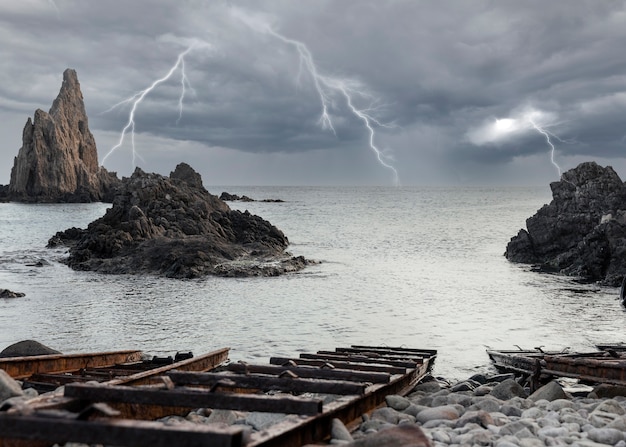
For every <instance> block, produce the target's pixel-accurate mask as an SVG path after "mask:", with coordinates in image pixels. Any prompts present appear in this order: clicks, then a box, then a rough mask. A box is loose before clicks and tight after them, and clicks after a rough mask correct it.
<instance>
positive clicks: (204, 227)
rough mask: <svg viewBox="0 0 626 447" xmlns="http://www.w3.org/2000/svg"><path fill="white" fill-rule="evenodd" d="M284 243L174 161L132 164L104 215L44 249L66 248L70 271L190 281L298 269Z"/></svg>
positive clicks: (276, 233) (272, 228)
mask: <svg viewBox="0 0 626 447" xmlns="http://www.w3.org/2000/svg"><path fill="white" fill-rule="evenodd" d="M288 244H289V241H288V240H287V237H285V235H284V234H283V233H282V232H281V231H280V230H279V229H278V228H276V227H275V226H273V225H272V224H270V223H269V222H267V221H265V220H263V219H262V218H260V217H258V216H254V215H252V214H250V213H249V212H247V211H246V212H240V211H235V210H231V209H230V208H229V206H228V205H227V204H226V203H224V201H222V200H220V199H219V198H218V197H216V196H214V195H212V194H210V193H209V192H208V191H207V190H206V189H205V188H204V187H203V186H202V179H201V177H200V175H199V174H198V173H196V172H195V171H194V170H193V169H192V168H191V167H190V166H189V165H187V164H185V163H181V164H179V165H178V166H177V167H176V169H175V170H174V171H173V172H172V173H170V176H169V177H166V176H162V175H159V174H147V173H145V172H143V171H142V170H141V169H139V168H137V169H136V170H135V172H134V173H133V175H132V176H131V177H130V178H124V179H122V183H121V185H120V187H119V188H118V193H117V195H116V196H115V198H114V200H113V206H112V207H111V208H109V209H108V210H107V212H106V214H105V215H104V216H103V217H101V218H100V219H98V220H96V221H94V222H92V223H91V224H89V226H88V228H87V229H77V228H70V229H68V230H66V231H64V232H59V233H57V234H56V235H55V236H54V237H52V238H51V239H50V241H49V243H48V246H49V247H53V246H58V245H66V246H68V247H69V257H68V258H67V259H66V260H65V262H66V263H67V264H68V265H69V266H70V267H72V268H74V269H76V270H92V271H98V272H103V273H157V274H163V275H165V276H168V277H177V278H193V277H199V276H203V275H208V274H215V275H221V276H275V275H278V274H281V273H285V272H292V271H297V270H300V269H301V268H303V267H304V266H305V265H306V263H307V261H306V260H305V259H304V258H302V257H292V256H291V255H290V254H289V253H287V252H285V249H286V248H287V246H288Z"/></svg>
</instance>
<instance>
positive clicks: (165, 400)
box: [65, 383, 322, 415]
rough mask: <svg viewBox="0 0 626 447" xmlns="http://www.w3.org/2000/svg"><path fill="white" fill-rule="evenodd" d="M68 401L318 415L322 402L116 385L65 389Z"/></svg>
mask: <svg viewBox="0 0 626 447" xmlns="http://www.w3.org/2000/svg"><path fill="white" fill-rule="evenodd" d="M65 397H71V398H75V399H81V400H88V401H92V402H122V403H129V404H145V405H164V406H175V407H190V408H221V409H224V410H240V411H261V412H270V413H292V414H308V415H311V414H318V413H321V412H322V401H321V400H319V399H302V398H297V397H291V396H285V397H278V396H265V395H251V394H247V395H236V394H221V393H210V392H208V391H207V390H192V389H186V388H177V389H173V390H162V389H155V388H135V387H126V386H115V385H88V384H82V383H71V384H68V385H66V386H65Z"/></svg>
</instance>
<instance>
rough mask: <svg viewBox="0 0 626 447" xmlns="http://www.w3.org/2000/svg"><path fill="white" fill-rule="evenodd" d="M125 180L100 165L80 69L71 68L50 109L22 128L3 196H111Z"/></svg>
mask: <svg viewBox="0 0 626 447" xmlns="http://www.w3.org/2000/svg"><path fill="white" fill-rule="evenodd" d="M119 183H120V180H119V179H118V178H117V175H116V174H115V173H111V172H108V171H107V170H106V169H105V168H103V167H101V166H99V165H98V153H97V149H96V142H95V140H94V137H93V135H92V133H91V131H90V130H89V124H88V119H87V114H86V112H85V104H84V102H83V94H82V92H81V89H80V84H79V82H78V77H77V75H76V71H74V70H72V69H69V68H68V69H67V70H65V72H64V73H63V83H62V85H61V90H60V91H59V94H58V96H57V98H56V99H55V100H54V102H53V103H52V107H51V108H50V111H49V112H48V113H46V112H44V111H43V110H41V109H38V110H36V111H35V115H34V117H33V119H32V120H31V118H28V120H27V121H26V124H25V126H24V129H23V131H22V147H21V148H20V150H19V151H18V154H17V156H16V157H15V159H14V162H13V168H12V169H11V181H10V183H9V185H2V186H0V200H2V201H17V202H32V203H36V202H45V203H55V202H99V201H104V202H111V201H112V200H113V196H114V194H115V189H116V188H117V187H118V185H119Z"/></svg>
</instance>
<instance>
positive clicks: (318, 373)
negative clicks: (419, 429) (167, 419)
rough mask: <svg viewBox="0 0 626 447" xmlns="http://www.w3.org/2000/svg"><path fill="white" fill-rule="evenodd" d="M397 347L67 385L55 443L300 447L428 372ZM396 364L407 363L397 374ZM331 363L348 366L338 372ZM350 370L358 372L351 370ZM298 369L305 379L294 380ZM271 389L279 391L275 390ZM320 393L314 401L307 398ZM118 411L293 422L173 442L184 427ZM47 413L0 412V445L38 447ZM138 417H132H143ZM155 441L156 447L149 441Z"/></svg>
mask: <svg viewBox="0 0 626 447" xmlns="http://www.w3.org/2000/svg"><path fill="white" fill-rule="evenodd" d="M344 349H345V348H344ZM402 351H405V350H404V349H403V350H402ZM406 351H410V352H400V348H379V347H352V348H350V349H349V350H347V351H345V350H342V349H340V348H338V349H337V350H336V351H334V352H333V353H332V354H331V353H329V352H324V351H320V352H318V354H317V355H318V356H319V357H320V358H324V359H325V361H324V363H323V364H322V365H320V366H314V365H309V364H308V363H309V360H307V359H306V358H305V357H307V356H306V355H302V358H292V359H286V361H285V362H284V364H283V365H280V366H265V367H261V366H257V365H247V364H244V363H241V364H231V365H228V366H227V367H226V368H222V369H223V370H222V371H220V372H219V373H217V374H216V373H198V372H195V373H194V372H183V371H180V370H179V371H172V372H166V373H165V375H164V376H161V379H160V381H161V382H162V384H161V385H160V386H155V385H148V386H139V387H128V386H120V385H114V384H111V383H108V384H106V383H105V384H81V383H76V384H69V385H67V386H66V387H65V395H64V396H63V398H62V400H64V401H63V402H57V405H56V406H55V412H54V414H55V415H56V416H55V417H56V418H58V417H61V419H60V420H62V421H63V422H62V424H63V430H64V441H79V442H88V443H96V444H104V445H111V444H115V445H122V446H123V445H168V442H169V445H229V446H242V447H243V446H245V447H260V446H264V447H270V446H280V447H300V446H302V445H305V444H310V443H314V442H318V441H322V440H323V439H325V438H328V436H329V435H330V429H331V425H332V419H334V418H338V419H340V420H342V421H343V422H344V424H346V425H350V424H351V423H352V422H353V421H357V420H360V418H361V417H362V415H363V414H365V413H367V412H369V411H372V410H373V409H375V408H376V407H378V406H380V405H381V404H383V403H384V401H385V396H387V395H389V394H400V395H402V394H406V393H407V392H408V391H410V390H411V389H412V388H413V387H414V386H415V385H416V384H417V383H418V381H419V380H420V379H422V378H423V377H424V376H425V375H426V374H427V372H428V371H429V370H430V369H431V368H432V366H433V363H434V360H435V358H436V351H432V350H419V351H418V350H406ZM300 361H302V362H303V363H302V365H300V364H299V362H300ZM399 363H402V364H406V365H408V366H406V367H404V368H402V367H399V366H398V364H399ZM335 364H336V365H350V367H351V368H350V369H343V368H338V367H337V366H336V365H335ZM373 365H376V366H378V367H380V368H386V367H389V368H390V371H389V372H380V371H371V370H370V367H371V366H373ZM360 366H363V367H365V369H364V370H362V371H361V370H360V369H359V367H360ZM305 371H306V373H305ZM298 372H300V373H301V374H302V375H303V376H304V375H306V376H307V377H306V378H304V377H300V376H299V375H298ZM276 390H280V393H279V394H276ZM320 392H323V395H320V394H317V393H320ZM327 393H328V394H327ZM329 398H330V399H329ZM103 405H104V406H105V409H109V410H106V411H105V413H106V414H103V413H102V411H103V407H102V406H103ZM119 406H135V408H142V411H146V412H148V411H152V410H154V409H155V408H157V409H159V408H160V409H161V411H160V413H163V411H167V410H170V409H171V408H172V407H176V408H182V407H187V408H189V407H193V408H198V407H200V408H212V409H235V410H238V411H243V412H246V411H264V412H270V413H290V414H291V415H297V417H293V416H292V417H286V418H285V419H284V420H283V421H282V422H278V423H276V424H274V425H272V426H270V427H267V428H266V429H264V430H263V431H259V432H255V433H252V434H250V435H249V436H245V437H244V436H243V435H242V433H243V432H242V430H243V428H242V427H241V426H234V427H231V428H229V429H228V430H226V429H221V430H220V429H216V430H215V434H214V435H213V434H212V430H213V427H209V426H199V427H198V429H197V430H196V431H197V433H189V434H188V435H189V436H188V440H186V441H185V442H182V441H183V439H184V437H183V436H182V434H181V437H180V439H178V440H177V438H176V432H175V430H183V431H184V430H185V427H186V425H182V426H168V425H167V424H164V423H154V422H148V421H146V422H142V421H137V420H134V419H129V418H128V417H129V416H128V415H127V414H126V415H125V414H123V413H119V414H114V410H113V409H115V408H119ZM50 408H51V407H50V406H48V407H45V409H44V407H42V406H39V407H36V408H31V409H30V411H28V412H27V414H24V415H22V414H20V411H19V409H15V410H9V411H7V412H4V413H3V412H0V447H4V446H8V445H12V444H11V443H12V442H15V441H16V440H17V442H26V445H28V446H38V445H40V444H38V443H39V442H40V441H55V442H57V441H58V433H55V432H54V430H53V428H52V427H53V424H54V421H53V420H51V417H50V415H49V411H50ZM94 411H95V412H96V413H98V412H99V413H98V414H97V416H98V417H97V419H96V420H89V419H90V418H91V416H90V415H91V414H93V412H94ZM146 412H144V413H143V414H142V415H141V416H142V417H145V416H147V415H148V413H146ZM152 416H153V417H160V416H162V414H159V415H158V416H157V415H156V414H152ZM124 417H125V418H124ZM190 431H194V430H191V429H190ZM95 433H97V436H96V435H95ZM2 434H4V439H3V438H2ZM110 434H111V435H110ZM183 434H184V433H183ZM157 438H159V442H160V444H152V442H150V441H149V440H150V439H157ZM164 439H167V441H165V440H164ZM161 441H162V442H161ZM177 441H179V442H177Z"/></svg>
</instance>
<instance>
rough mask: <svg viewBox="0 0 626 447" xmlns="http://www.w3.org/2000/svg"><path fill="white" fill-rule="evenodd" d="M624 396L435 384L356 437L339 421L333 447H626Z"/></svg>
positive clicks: (370, 421)
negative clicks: (429, 446)
mask: <svg viewBox="0 0 626 447" xmlns="http://www.w3.org/2000/svg"><path fill="white" fill-rule="evenodd" d="M621 394H623V395H626V389H624V388H622V387H612V386H607V385H601V386H600V387H597V388H596V389H594V391H592V392H591V393H585V395H583V396H579V395H575V396H573V395H572V394H570V393H568V392H566V391H565V390H564V388H563V387H562V386H561V385H560V384H559V383H558V382H556V381H552V382H550V383H548V384H547V385H544V386H543V387H542V388H540V389H538V390H537V391H536V392H534V393H533V394H531V395H529V393H528V389H527V388H523V387H522V386H521V385H519V384H518V383H517V381H515V380H514V378H513V376H512V375H498V376H492V377H485V376H483V375H476V376H474V377H472V378H471V379H468V380H466V381H462V382H459V383H456V384H453V385H449V384H446V383H444V382H440V381H437V380H432V381H428V382H424V383H422V384H420V385H418V386H417V387H416V388H415V389H414V391H413V392H411V393H410V394H409V395H407V396H406V397H402V396H387V399H386V403H387V406H385V407H382V408H379V409H377V410H374V411H373V412H372V413H371V415H369V416H366V417H364V419H363V422H362V423H361V424H360V427H359V428H358V429H357V430H356V431H354V432H352V433H347V430H345V427H342V424H341V423H340V422H339V421H334V423H333V436H332V439H331V441H330V444H336V445H344V446H351V447H374V446H376V447H386V446H394V447H420V446H427V445H432V446H495V447H515V446H519V447H539V446H558V445H567V446H572V447H577V446H580V447H593V446H601V445H604V446H606V445H612V446H618V447H626V397H624V396H623V395H621ZM421 433H423V435H424V437H421Z"/></svg>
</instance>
